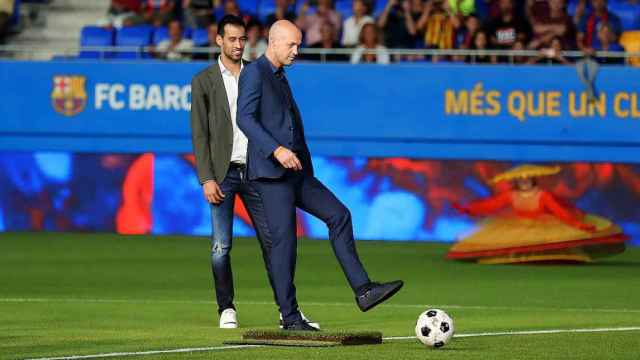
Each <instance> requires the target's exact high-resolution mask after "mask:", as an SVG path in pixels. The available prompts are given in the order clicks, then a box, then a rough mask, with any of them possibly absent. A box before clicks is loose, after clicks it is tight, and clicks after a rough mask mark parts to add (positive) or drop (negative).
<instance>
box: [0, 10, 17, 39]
mask: <svg viewBox="0 0 640 360" xmlns="http://www.w3.org/2000/svg"><path fill="white" fill-rule="evenodd" d="M14 1H15V0H0V44H4V42H5V40H6V36H7V33H8V32H9V25H10V24H11V16H13V6H14Z"/></svg>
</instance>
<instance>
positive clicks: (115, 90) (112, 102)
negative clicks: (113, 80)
mask: <svg viewBox="0 0 640 360" xmlns="http://www.w3.org/2000/svg"><path fill="white" fill-rule="evenodd" d="M122 93H124V85H122V84H113V85H111V89H109V106H110V107H111V108H112V109H113V110H122V109H124V106H125V104H124V101H122V100H118V94H122Z"/></svg>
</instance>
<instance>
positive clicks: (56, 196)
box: [0, 61, 640, 243]
mask: <svg viewBox="0 0 640 360" xmlns="http://www.w3.org/2000/svg"><path fill="white" fill-rule="evenodd" d="M206 66H207V64H204V63H155V62H144V63H142V62H132V63H129V62H108V63H93V62H79V61H74V62H41V63H40V62H30V63H28V62H1V63H0V79H1V80H2V83H3V84H5V86H3V87H2V89H0V94H1V99H2V102H1V103H0V110H1V111H2V112H1V113H2V121H1V122H0V166H1V168H2V169H3V170H2V172H0V231H29V230H43V231H106V232H120V233H153V234H188V235H193V234H197V235H205V234H208V233H209V232H210V231H211V225H210V220H209V209H208V207H207V204H206V203H205V202H204V200H203V199H202V195H201V190H200V188H199V185H198V183H197V180H196V178H195V174H194V167H193V156H192V155H190V152H191V140H190V129H189V108H190V101H191V89H190V80H191V78H192V77H193V75H194V74H196V73H197V72H198V71H200V70H202V69H204V68H205V67H206ZM288 73H289V78H290V82H291V85H292V87H293V90H294V94H295V96H296V100H297V102H298V104H299V106H300V108H301V110H302V113H303V118H304V122H305V130H306V135H307V138H308V141H309V145H310V147H311V151H312V153H313V154H314V165H315V170H316V173H317V176H318V177H319V178H320V179H321V180H322V181H324V182H325V183H326V184H327V185H328V186H329V187H330V188H331V189H332V190H334V191H335V192H336V194H337V195H338V197H340V198H341V199H342V200H343V201H344V202H345V203H346V204H347V206H348V207H349V208H350V209H351V211H352V214H353V218H354V227H355V232H356V236H357V238H359V239H386V240H419V241H452V240H454V239H455V238H456V237H457V236H459V235H460V234H463V233H465V232H467V231H469V230H470V229H472V228H473V227H474V225H475V222H476V221H477V220H475V219H470V218H467V217H464V216H460V215H458V214H456V213H455V211H453V210H452V208H451V204H452V203H453V202H456V201H457V202H465V201H469V200H472V199H477V198H481V197H484V196H488V195H490V194H492V193H494V192H495V191H496V189H495V188H492V186H491V185H490V184H489V181H488V180H489V179H490V178H491V177H492V176H494V175H495V174H497V173H499V172H501V171H504V170H506V169H508V168H509V167H511V166H513V165H517V164H520V163H524V162H534V163H554V164H560V165H561V166H562V168H563V171H562V172H561V173H560V174H559V175H557V176H554V177H549V178H547V179H544V180H543V182H542V183H541V185H543V186H544V187H545V188H548V189H549V190H550V191H552V192H553V193H555V194H556V195H557V196H559V197H561V198H563V199H566V200H567V201H569V202H572V203H574V204H576V205H577V206H578V207H580V208H581V209H582V210H584V211H587V212H592V213H596V214H600V215H603V216H605V217H608V218H610V219H612V220H613V221H615V222H616V223H618V224H620V225H621V226H622V227H623V228H624V229H625V231H626V232H627V233H628V234H630V235H631V237H632V239H633V241H634V242H636V243H638V242H639V241H640V225H638V220H640V210H638V206H637V204H638V201H639V200H640V164H639V162H640V157H639V156H638V154H639V153H640V152H639V150H640V98H639V92H638V87H637V84H638V83H639V81H640V72H639V71H638V70H636V69H633V68H626V67H603V68H601V69H600V72H599V74H598V79H597V82H596V89H597V98H596V99H595V101H593V102H592V101H589V99H588V98H587V95H586V91H585V87H584V85H583V84H582V83H581V82H580V81H579V80H578V76H577V73H576V71H575V69H574V68H573V67H547V66H521V67H510V66H468V65H454V64H443V65H430V64H420V65H394V66H376V65H358V66H352V65H328V64H304V63H300V64H297V65H296V66H294V67H293V68H291V69H289V70H288ZM236 216H237V219H236V221H235V229H234V231H235V232H236V233H237V234H238V235H252V234H253V231H252V229H251V226H250V222H249V220H248V217H247V215H246V211H245V210H244V208H243V207H242V206H241V205H238V206H237V207H236ZM299 223H300V226H299V233H300V234H301V235H307V236H310V237H313V238H326V228H325V227H324V225H323V224H321V223H319V222H318V221H317V220H315V219H313V218H312V217H311V216H309V215H307V214H304V213H300V214H299Z"/></svg>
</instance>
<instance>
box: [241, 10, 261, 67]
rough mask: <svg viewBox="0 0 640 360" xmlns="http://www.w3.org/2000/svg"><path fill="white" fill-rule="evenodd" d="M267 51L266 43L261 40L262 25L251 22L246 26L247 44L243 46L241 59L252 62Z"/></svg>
mask: <svg viewBox="0 0 640 360" xmlns="http://www.w3.org/2000/svg"><path fill="white" fill-rule="evenodd" d="M265 51H267V42H266V41H265V40H264V39H263V38H262V25H261V24H260V22H258V21H255V20H254V21H251V22H249V24H247V42H246V43H245V45H244V53H242V58H243V59H244V60H246V61H253V60H255V59H257V58H259V57H260V56H262V54H264V52H265Z"/></svg>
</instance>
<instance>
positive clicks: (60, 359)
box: [27, 326, 640, 360]
mask: <svg viewBox="0 0 640 360" xmlns="http://www.w3.org/2000/svg"><path fill="white" fill-rule="evenodd" d="M612 331H640V326H628V327H617V328H591V329H589V328H585V329H549V330H525V331H499V332H483V333H470V334H456V335H454V338H468V337H483V336H513V335H543V334H561V333H597V332H612ZM411 339H415V336H392V337H384V338H383V340H386V341H393V340H411ZM256 347H262V345H225V346H213V347H199V348H184V349H169V350H150V351H135V352H117V353H104V354H93V355H71V356H60V357H44V358H32V359H27V360H79V359H100V358H110V357H124V356H144V355H160V354H177V353H191V352H204V351H216V350H233V349H248V348H256Z"/></svg>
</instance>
